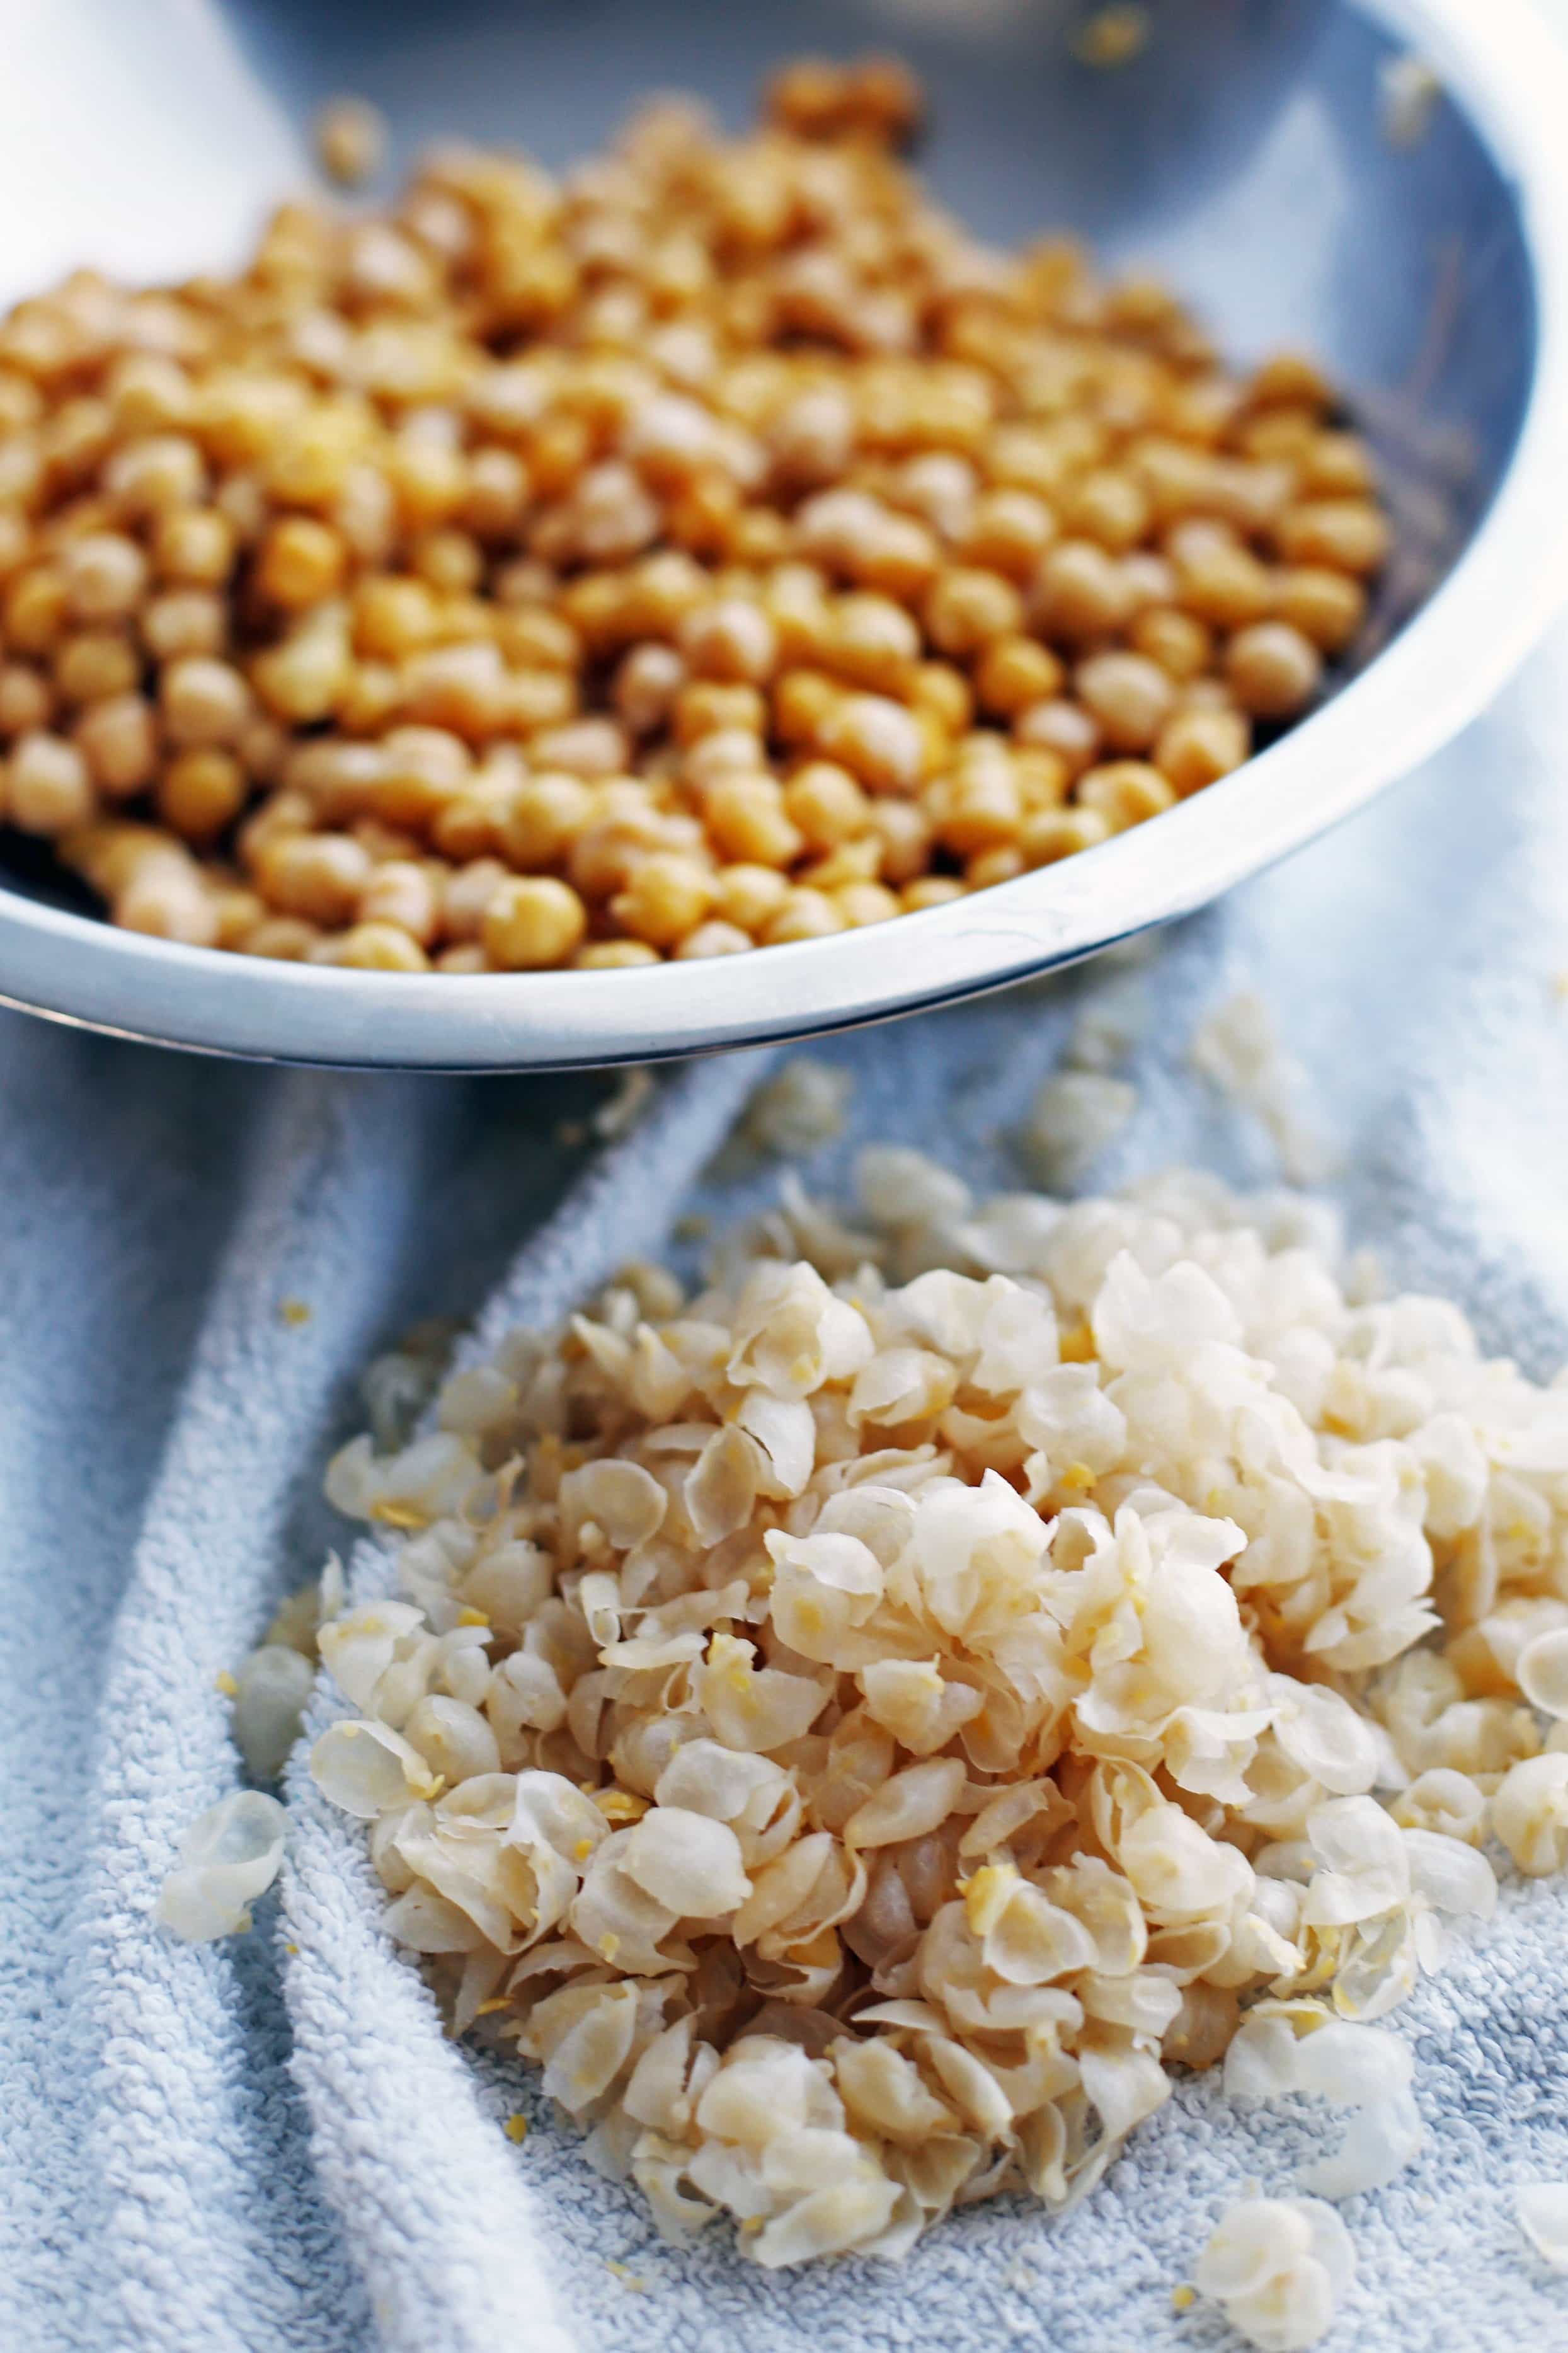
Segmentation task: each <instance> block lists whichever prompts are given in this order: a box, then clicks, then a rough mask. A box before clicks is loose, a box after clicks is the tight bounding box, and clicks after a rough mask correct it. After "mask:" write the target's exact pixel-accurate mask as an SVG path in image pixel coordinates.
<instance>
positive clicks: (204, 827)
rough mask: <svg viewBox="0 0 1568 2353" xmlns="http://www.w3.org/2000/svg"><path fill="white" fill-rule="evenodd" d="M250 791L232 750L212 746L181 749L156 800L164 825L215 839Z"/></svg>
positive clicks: (188, 835) (162, 779) (194, 837)
mask: <svg viewBox="0 0 1568 2353" xmlns="http://www.w3.org/2000/svg"><path fill="white" fill-rule="evenodd" d="M90 758H91V754H90V752H89V760H90ZM141 781H142V782H145V781H146V779H145V777H143V778H142V779H141ZM248 792H249V786H248V784H247V778H246V774H245V770H244V769H243V768H242V767H241V766H240V764H239V762H238V761H237V759H236V758H235V756H234V754H233V753H232V752H222V751H218V750H216V748H209V749H206V750H201V751H194V752H182V753H180V754H178V755H177V757H175V758H174V759H173V760H171V761H170V763H169V765H168V766H167V767H166V768H165V769H164V771H163V775H162V776H160V777H159V779H158V786H157V791H156V793H155V795H154V799H155V802H156V805H157V810H158V814H159V816H160V817H161V818H163V822H164V824H165V825H168V826H172V827H173V828H174V831H175V832H176V833H178V834H183V835H184V838H185V839H186V840H187V841H214V840H216V838H217V836H218V835H219V834H220V833H222V831H223V830H224V828H225V827H226V826H228V825H232V824H233V822H234V820H235V818H237V816H238V815H239V812H240V810H241V809H242V808H243V807H245V803H246V800H247V797H248ZM257 920H258V922H259V920H260V917H259V915H258V918H257ZM247 928H249V926H247Z"/></svg>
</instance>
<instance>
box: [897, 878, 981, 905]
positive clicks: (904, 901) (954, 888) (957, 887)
mask: <svg viewBox="0 0 1568 2353" xmlns="http://www.w3.org/2000/svg"><path fill="white" fill-rule="evenodd" d="M968 896H969V892H968V890H967V889H966V888H965V886H964V884H963V883H962V882H960V881H958V879H957V878H956V876H954V875H952V874H922V875H921V877H920V879H919V880H918V881H914V882H906V883H905V885H904V887H903V889H902V891H901V892H900V893H899V904H900V907H901V908H902V909H903V911H904V913H905V914H906V915H918V914H920V913H922V912H923V910H924V909H925V908H927V907H949V906H951V905H952V902H953V901H954V900H955V899H967V898H968Z"/></svg>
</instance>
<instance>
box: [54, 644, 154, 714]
mask: <svg viewBox="0 0 1568 2353" xmlns="http://www.w3.org/2000/svg"><path fill="white" fill-rule="evenodd" d="M54 673H55V684H56V685H57V686H58V688H59V691H60V692H61V694H62V695H63V696H64V697H65V700H66V701H67V702H98V701H99V700H100V698H101V697H102V696H104V695H106V694H126V693H128V692H129V691H130V690H131V689H132V687H133V686H134V685H135V684H136V682H137V681H138V680H139V679H140V677H141V675H142V663H141V659H140V657H139V656H138V654H137V652H136V649H135V648H134V647H133V646H132V643H131V641H130V639H129V638H125V637H121V635H120V634H119V632H118V631H117V630H113V629H83V630H81V631H80V633H79V635H78V636H76V637H72V638H65V639H63V640H62V642H61V643H60V644H59V645H58V647H57V648H56V650H55V659H54Z"/></svg>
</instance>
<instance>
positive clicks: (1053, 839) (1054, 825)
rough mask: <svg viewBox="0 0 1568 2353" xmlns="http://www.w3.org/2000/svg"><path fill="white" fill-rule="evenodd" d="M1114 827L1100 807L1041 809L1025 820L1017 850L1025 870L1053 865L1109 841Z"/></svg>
mask: <svg viewBox="0 0 1568 2353" xmlns="http://www.w3.org/2000/svg"><path fill="white" fill-rule="evenodd" d="M1110 831H1111V828H1110V823H1109V821H1108V819H1107V818H1105V817H1104V816H1103V815H1102V814H1101V813H1100V810H1099V809H1097V808H1058V809H1041V810H1040V811H1039V812H1038V813H1037V815H1035V816H1033V817H1030V818H1026V819H1025V821H1024V829H1023V832H1022V834H1021V835H1020V837H1019V841H1018V847H1019V849H1020V850H1021V851H1022V853H1023V858H1024V863H1025V865H1026V867H1036V866H1054V865H1055V864H1056V863H1057V861H1058V860H1059V859H1063V858H1073V857H1076V856H1077V854H1078V852H1079V850H1080V849H1094V847H1095V846H1096V844H1097V843H1099V842H1101V841H1106V840H1109V839H1110Z"/></svg>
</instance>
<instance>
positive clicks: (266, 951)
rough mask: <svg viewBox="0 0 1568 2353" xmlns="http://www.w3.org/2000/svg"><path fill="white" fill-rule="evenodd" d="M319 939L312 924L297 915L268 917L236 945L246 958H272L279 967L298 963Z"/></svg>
mask: <svg viewBox="0 0 1568 2353" xmlns="http://www.w3.org/2000/svg"><path fill="white" fill-rule="evenodd" d="M320 937H321V933H320V930H319V929H318V927H317V925H316V924H314V923H306V922H305V920H304V918H303V917H302V916H300V915H268V916H267V917H265V918H264V920H263V921H262V922H261V923H258V924H257V926H256V929H255V930H254V931H253V932H247V934H246V935H245V937H244V938H243V939H242V941H241V942H240V945H241V946H242V947H243V949H244V951H245V953H246V955H258V956H272V957H274V958H275V959H276V960H277V961H278V962H279V963H280V964H299V963H300V962H301V961H302V960H303V958H304V957H305V956H307V955H309V954H310V950H311V948H313V947H314V945H315V944H316V942H317V941H318V939H320Z"/></svg>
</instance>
